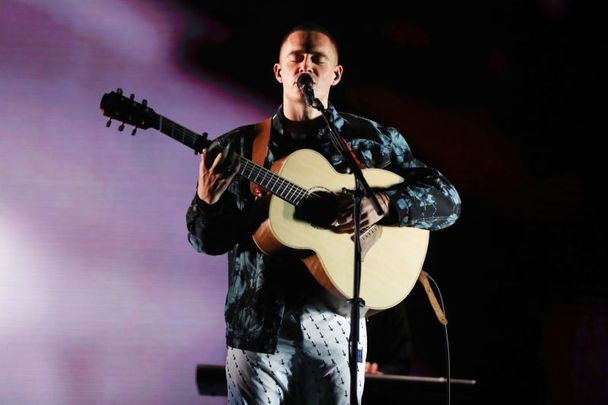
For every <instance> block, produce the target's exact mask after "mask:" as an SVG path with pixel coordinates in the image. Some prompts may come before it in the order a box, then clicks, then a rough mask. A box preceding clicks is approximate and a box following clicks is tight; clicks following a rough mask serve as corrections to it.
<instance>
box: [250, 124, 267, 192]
mask: <svg viewBox="0 0 608 405" xmlns="http://www.w3.org/2000/svg"><path fill="white" fill-rule="evenodd" d="M271 127H272V117H268V118H266V119H265V120H264V121H261V122H258V123H257V124H255V135H254V138H253V146H252V151H251V160H252V161H253V163H255V164H257V165H260V166H262V167H263V166H264V161H265V160H266V154H267V153H268V141H269V140H270V129H271ZM249 189H250V190H251V193H252V194H253V195H254V196H255V197H256V198H261V197H262V196H263V195H264V191H263V190H262V188H261V187H260V186H258V185H257V184H255V183H254V182H250V183H249Z"/></svg>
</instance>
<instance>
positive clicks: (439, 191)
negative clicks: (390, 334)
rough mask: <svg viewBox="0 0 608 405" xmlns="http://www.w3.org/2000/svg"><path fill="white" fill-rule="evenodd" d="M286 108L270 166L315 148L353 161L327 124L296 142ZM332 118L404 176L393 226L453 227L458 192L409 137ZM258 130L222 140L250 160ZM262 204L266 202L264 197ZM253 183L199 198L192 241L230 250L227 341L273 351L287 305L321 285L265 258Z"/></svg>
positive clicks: (377, 163)
mask: <svg viewBox="0 0 608 405" xmlns="http://www.w3.org/2000/svg"><path fill="white" fill-rule="evenodd" d="M282 111H283V110H282V107H280V108H279V109H278V111H277V113H276V114H275V115H274V116H273V117H272V129H271V135H270V141H269V146H268V153H267V156H266V163H265V166H266V167H269V166H270V165H271V164H272V163H273V162H275V161H276V160H278V159H280V158H282V157H283V156H286V155H288V154H290V153H291V152H293V150H295V149H299V148H304V147H305V148H308V149H314V150H316V151H317V152H319V153H321V154H322V155H323V156H325V158H326V159H327V160H328V161H329V162H330V163H331V164H332V165H333V167H334V168H335V169H336V170H337V171H338V172H341V173H346V172H347V163H346V162H345V161H344V159H343V157H342V156H341V155H340V154H339V153H338V152H337V151H336V149H335V148H334V147H333V145H332V143H331V140H330V136H329V135H330V134H329V131H328V130H327V128H326V127H325V125H318V126H317V128H316V129H314V130H313V131H312V132H313V133H312V135H311V136H308V137H307V138H306V139H305V140H301V139H296V138H294V137H293V136H292V135H293V134H291V133H289V132H288V131H287V130H286V129H285V127H284V125H283V122H284V117H283V112H282ZM328 111H329V112H330V115H331V120H332V122H333V124H334V126H335V128H336V129H337V130H338V131H339V133H340V135H341V136H342V137H343V138H344V139H346V140H347V142H348V143H349V144H350V146H351V149H353V150H354V151H355V154H356V155H357V157H358V159H359V161H360V162H362V163H363V164H364V165H365V166H366V167H376V168H383V169H385V170H390V171H392V172H394V173H396V174H398V175H400V176H401V177H403V178H404V179H405V181H404V182H403V183H401V184H400V185H398V186H395V187H392V188H390V189H387V190H385V192H386V194H387V195H388V196H389V199H390V203H391V217H390V218H388V219H387V218H385V219H384V220H383V221H384V223H385V222H386V221H387V220H388V221H389V222H390V223H391V225H395V226H409V227H416V228H422V229H428V230H438V229H442V228H445V227H448V226H450V225H452V224H453V223H454V222H455V221H456V219H457V218H458V216H459V215H460V197H459V195H458V193H457V191H456V189H455V188H454V187H453V186H452V184H450V182H449V181H448V180H447V179H446V178H445V177H444V176H443V175H442V174H441V173H440V172H439V171H437V170H435V169H432V168H429V167H427V166H426V165H425V164H424V163H422V162H421V161H419V160H417V159H415V158H414V156H413V155H412V152H411V150H410V148H409V146H408V144H407V142H406V141H405V139H404V138H403V136H402V135H401V134H400V133H399V132H398V131H397V130H396V129H394V128H391V127H382V126H380V125H379V124H378V123H376V122H374V121H371V120H369V119H366V118H362V117H358V116H355V115H353V114H348V113H338V112H337V111H336V110H335V108H334V107H333V106H331V105H330V107H329V109H328ZM254 135H255V125H247V126H243V127H240V128H237V129H234V130H232V131H230V132H228V133H226V134H224V135H222V136H221V137H219V138H218V139H217V140H216V141H217V142H218V143H220V144H221V145H226V144H229V145H230V147H231V150H233V151H235V152H236V153H238V154H240V155H242V156H244V157H247V158H250V157H251V149H252V140H253V137H254ZM258 202H259V200H258ZM265 214H266V213H265V211H264V209H263V207H262V206H261V205H260V204H259V203H256V201H255V197H254V196H253V195H252V193H251V191H250V188H249V181H248V180H246V179H244V178H242V177H239V176H237V177H236V178H235V179H234V180H233V182H232V184H231V185H230V187H229V189H228V192H225V193H224V194H223V195H222V197H221V198H220V200H219V201H218V202H217V203H215V204H213V205H208V204H206V203H205V202H204V201H202V200H200V199H199V198H198V197H197V196H196V194H195V197H194V199H193V200H192V203H191V205H190V207H189V209H188V212H187V215H186V222H187V228H188V232H189V233H188V240H189V242H190V244H191V245H192V246H193V247H194V248H195V249H196V250H197V251H199V252H205V253H207V254H211V255H220V254H224V253H226V252H228V263H229V275H228V293H227V297H226V305H225V313H224V314H225V319H226V341H227V344H228V345H229V346H231V347H235V348H240V349H245V350H252V351H257V352H264V353H274V351H275V349H276V344H277V334H278V330H279V327H280V325H281V321H282V318H283V313H284V311H285V308H286V305H297V302H298V301H297V299H298V298H297V297H301V296H302V294H309V293H311V291H315V288H317V287H318V285H315V283H316V282H315V281H314V280H313V279H312V277H310V275H309V274H308V271H307V270H306V268H305V267H304V266H303V265H302V263H301V262H300V260H298V259H297V258H293V257H285V256H281V255H278V256H268V255H265V254H263V253H262V252H261V251H260V250H259V249H258V248H257V246H256V245H255V243H254V242H253V240H252V238H251V235H252V234H253V232H254V231H255V230H256V229H257V227H258V225H259V224H260V223H261V222H262V221H263V220H264V216H265Z"/></svg>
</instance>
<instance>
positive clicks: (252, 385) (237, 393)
mask: <svg viewBox="0 0 608 405" xmlns="http://www.w3.org/2000/svg"><path fill="white" fill-rule="evenodd" d="M349 339H350V321H349V318H346V317H343V316H340V315H337V314H335V313H333V312H332V311H330V310H329V309H328V308H327V307H326V306H325V305H324V304H323V303H322V302H320V301H317V302H314V303H311V304H307V305H305V306H304V307H303V308H301V309H300V310H298V311H295V310H291V311H286V313H285V316H284V318H283V323H282V325H281V328H280V330H279V341H278V346H277V350H276V352H275V353H273V354H266V353H257V352H251V351H247V350H241V349H235V348H232V347H228V354H227V357H226V378H227V381H228V403H229V404H231V405H233V404H234V405H237V404H238V405H242V404H248V405H253V404H256V405H257V404H285V405H286V404H289V405H291V404H314V405H320V404H328V405H336V404H343V405H349V404H350V369H349V365H348V364H349V356H350V353H349ZM359 343H360V344H359V362H358V363H357V385H358V389H357V397H358V401H359V403H361V397H362V395H363V383H364V381H365V367H364V364H365V363H364V362H365V356H366V351H367V350H366V348H367V334H366V329H365V318H364V317H363V316H362V317H361V320H360V324H359Z"/></svg>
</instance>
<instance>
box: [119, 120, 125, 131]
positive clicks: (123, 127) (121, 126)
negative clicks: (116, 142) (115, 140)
mask: <svg viewBox="0 0 608 405" xmlns="http://www.w3.org/2000/svg"><path fill="white" fill-rule="evenodd" d="M124 129H125V123H124V122H123V123H122V124H120V126H119V127H118V130H119V131H120V132H122V131H123V130H124Z"/></svg>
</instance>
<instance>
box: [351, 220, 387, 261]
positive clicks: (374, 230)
mask: <svg viewBox="0 0 608 405" xmlns="http://www.w3.org/2000/svg"><path fill="white" fill-rule="evenodd" d="M381 236H382V227H381V226H378V225H372V226H370V227H368V228H364V229H363V230H362V231H361V239H360V242H361V261H363V260H364V259H365V255H366V254H367V252H368V251H369V250H370V249H371V248H372V246H374V244H375V243H376V241H378V239H380V237H381ZM350 239H351V240H352V241H353V242H354V241H355V235H353V236H351V237H350Z"/></svg>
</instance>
